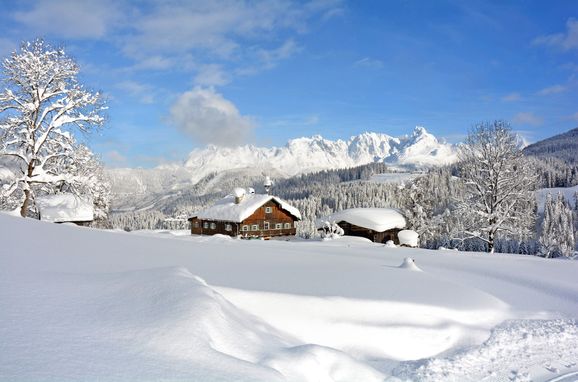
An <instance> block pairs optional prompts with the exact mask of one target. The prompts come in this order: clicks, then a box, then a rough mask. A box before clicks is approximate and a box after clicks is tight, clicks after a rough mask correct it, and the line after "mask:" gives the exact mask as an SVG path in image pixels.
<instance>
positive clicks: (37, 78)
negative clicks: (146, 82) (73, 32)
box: [0, 40, 105, 216]
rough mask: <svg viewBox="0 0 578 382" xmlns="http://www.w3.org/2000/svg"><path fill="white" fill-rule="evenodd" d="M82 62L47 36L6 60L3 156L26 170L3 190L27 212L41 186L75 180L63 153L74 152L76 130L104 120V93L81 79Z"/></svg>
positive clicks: (1, 100) (1, 96)
mask: <svg viewBox="0 0 578 382" xmlns="http://www.w3.org/2000/svg"><path fill="white" fill-rule="evenodd" d="M78 71H79V69H78V65H77V64H76V62H75V61H74V60H73V59H72V58H70V57H69V56H67V55H66V53H65V52H64V51H63V50H61V49H54V48H52V47H51V46H50V45H49V44H47V43H45V42H44V41H42V40H35V41H33V42H27V43H24V44H22V46H21V48H20V51H18V52H14V53H12V55H11V56H10V57H9V58H7V59H5V60H4V62H3V73H2V74H3V78H2V80H3V82H4V86H5V88H4V90H3V91H2V92H1V93H0V113H1V116H2V120H1V121H0V155H3V156H8V157H11V158H13V159H14V160H16V162H17V163H18V166H19V168H20V172H21V174H20V175H19V176H17V177H16V179H15V180H14V181H13V182H12V183H11V184H10V185H9V186H8V187H5V188H4V189H3V195H2V196H3V197H5V198H6V197H14V196H15V195H17V194H18V196H17V197H19V198H20V200H21V202H20V214H21V216H26V214H27V212H28V209H29V207H30V204H31V200H33V198H34V192H35V188H37V187H42V186H43V185H50V184H56V183H59V182H63V181H69V180H70V178H71V177H72V176H74V175H72V174H67V173H63V172H60V171H59V170H58V163H60V162H61V159H62V158H72V157H73V155H74V147H73V146H74V138H73V136H72V135H71V133H72V132H73V131H75V130H76V131H81V132H89V131H90V130H92V129H93V128H95V127H98V126H100V125H102V124H103V122H104V118H103V116H102V111H103V110H104V109H105V108H104V106H103V105H102V103H101V96H100V94H99V93H92V92H90V91H87V90H86V89H84V87H83V86H82V85H81V84H79V83H78V81H77V74H78Z"/></svg>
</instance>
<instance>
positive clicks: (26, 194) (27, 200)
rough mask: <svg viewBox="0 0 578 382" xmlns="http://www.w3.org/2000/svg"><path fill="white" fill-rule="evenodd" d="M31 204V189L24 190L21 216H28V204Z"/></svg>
mask: <svg viewBox="0 0 578 382" xmlns="http://www.w3.org/2000/svg"><path fill="white" fill-rule="evenodd" d="M29 205H30V190H24V202H23V203H22V207H20V216H22V217H23V218H25V217H26V212H27V211H28V206H29Z"/></svg>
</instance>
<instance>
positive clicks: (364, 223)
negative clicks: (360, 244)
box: [317, 208, 407, 244]
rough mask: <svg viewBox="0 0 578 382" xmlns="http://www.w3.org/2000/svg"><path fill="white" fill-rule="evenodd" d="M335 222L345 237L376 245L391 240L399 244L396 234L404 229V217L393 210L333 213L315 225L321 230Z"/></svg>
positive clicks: (379, 209) (347, 210)
mask: <svg viewBox="0 0 578 382" xmlns="http://www.w3.org/2000/svg"><path fill="white" fill-rule="evenodd" d="M327 221H329V222H335V223H337V224H338V225H339V226H340V227H341V228H342V229H343V232H344V234H345V235H349V236H361V237H366V238H368V239H369V240H371V241H374V242H376V243H385V242H387V241H389V240H392V241H393V242H394V243H396V244H399V240H398V237H397V234H398V233H399V231H401V230H402V229H404V228H405V227H406V224H407V221H406V218H405V216H404V215H403V214H402V213H401V212H400V211H399V210H397V209H395V208H350V209H346V210H342V211H338V212H335V213H334V214H331V215H329V216H327V217H325V218H323V219H320V220H319V221H318V223H317V229H318V230H321V229H323V224H324V222H327Z"/></svg>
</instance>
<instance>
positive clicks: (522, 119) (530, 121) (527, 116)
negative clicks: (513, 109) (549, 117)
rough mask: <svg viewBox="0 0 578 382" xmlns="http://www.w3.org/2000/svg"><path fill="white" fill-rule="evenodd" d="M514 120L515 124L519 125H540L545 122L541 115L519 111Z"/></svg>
mask: <svg viewBox="0 0 578 382" xmlns="http://www.w3.org/2000/svg"><path fill="white" fill-rule="evenodd" d="M512 120H513V122H514V123H515V124H518V125H532V126H539V125H541V124H543V123H544V119H543V118H542V117H539V116H537V115H535V114H534V113H532V112H523V113H518V114H516V115H515V116H514V118H513V119H512Z"/></svg>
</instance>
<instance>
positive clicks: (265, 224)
mask: <svg viewBox="0 0 578 382" xmlns="http://www.w3.org/2000/svg"><path fill="white" fill-rule="evenodd" d="M263 229H264V230H268V229H269V222H265V223H263Z"/></svg>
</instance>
